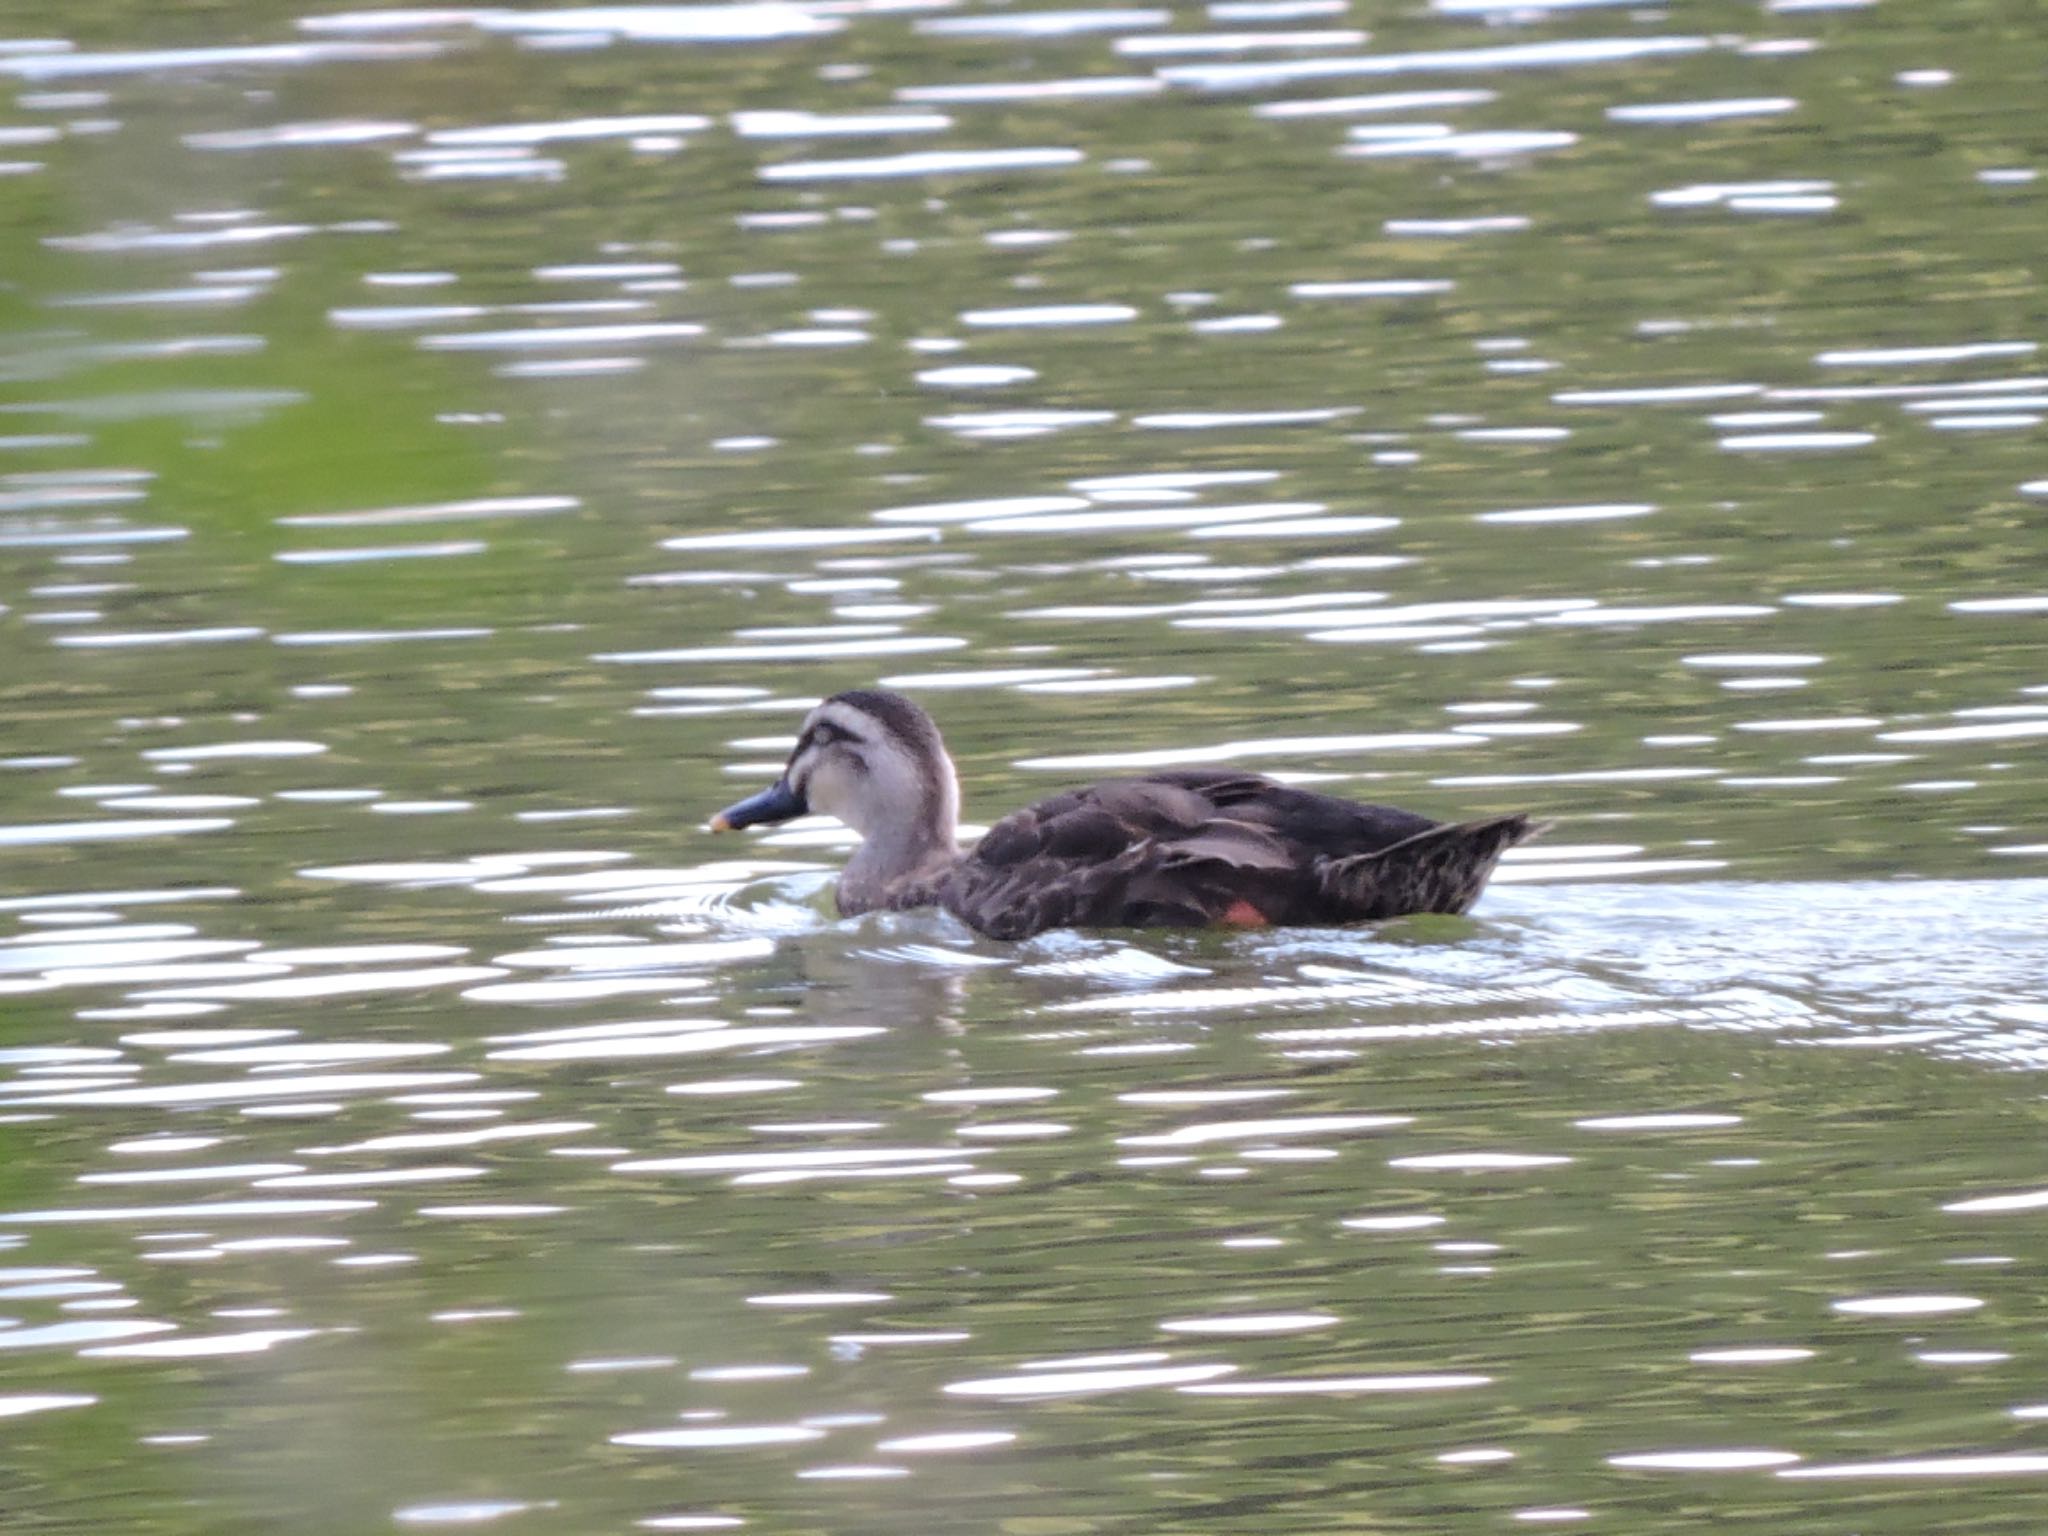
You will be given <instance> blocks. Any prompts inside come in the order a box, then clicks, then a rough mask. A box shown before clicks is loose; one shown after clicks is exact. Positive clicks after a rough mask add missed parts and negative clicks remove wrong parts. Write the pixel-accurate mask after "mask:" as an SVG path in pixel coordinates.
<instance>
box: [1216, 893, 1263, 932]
mask: <svg viewBox="0 0 2048 1536" xmlns="http://www.w3.org/2000/svg"><path fill="white" fill-rule="evenodd" d="M1216 921H1217V922H1219V923H1224V924H1227V925H1229V926H1230V927H1232V928H1264V927H1266V926H1267V925H1268V924H1269V923H1271V922H1272V919H1271V918H1269V917H1268V916H1266V914H1265V913H1263V912H1261V911H1260V910H1259V909H1258V908H1257V907H1255V906H1253V905H1252V904H1251V903H1250V902H1248V901H1246V900H1245V899H1244V898H1243V897H1242V896H1240V897H1238V898H1237V900H1235V901H1233V902H1232V903H1231V904H1230V905H1229V906H1227V907H1225V908H1224V909H1223V910H1222V911H1221V912H1220V913H1218V914H1217V917H1216Z"/></svg>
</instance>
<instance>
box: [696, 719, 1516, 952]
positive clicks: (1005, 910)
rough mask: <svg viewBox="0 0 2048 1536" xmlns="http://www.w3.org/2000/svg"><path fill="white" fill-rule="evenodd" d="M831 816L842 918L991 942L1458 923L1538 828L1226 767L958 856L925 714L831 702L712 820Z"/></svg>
mask: <svg viewBox="0 0 2048 1536" xmlns="http://www.w3.org/2000/svg"><path fill="white" fill-rule="evenodd" d="M811 812H822V813H824V814H825V815H828V816H836V817H837V818H839V820H841V821H843V822H845V823H846V824H847V825H848V826H850V827H852V828H853V829H854V831H856V832H858V833H859V834H860V835H861V839H862V841H861V845H860V847H859V848H858V849H857V850H856V851H855V853H854V855H853V857H852V858H851V859H849V860H848V861H847V864H846V869H845V872H844V873H843V874H842V875H841V876H840V878H839V892H838V897H839V910H840V911H841V912H842V913H844V914H845V915H847V916H852V915H853V914H855V913H859V912H872V911H876V910H878V909H896V908H906V907H930V906H937V907H943V908H945V910H946V911H948V912H951V913H952V914H953V915H954V916H955V917H957V918H959V919H960V920H961V921H963V922H965V923H966V924H967V925H968V926H969V927H972V928H974V929H977V930H978V931H980V932H981V933H984V934H986V935H988V936H989V937H990V938H994V939H1024V938H1029V937H1030V936H1031V935H1032V934H1035V933H1041V932H1043V931H1044V930H1046V929H1048V928H1147V927H1160V926H1165V927H1205V926H1209V925H1215V924H1221V925H1232V926H1239V927H1263V926H1265V925H1267V924H1293V923H1300V924H1315V925H1328V924H1337V923H1360V922H1370V921H1372V920H1374V919H1376V918H1387V917H1399V916H1401V915H1403V914H1404V913H1410V912H1463V911H1464V910H1465V909H1466V908H1467V907H1469V906H1471V905H1472V903H1473V902H1474V901H1475V900H1476V899H1477V898H1478V896H1479V892H1480V888H1481V887H1483V886H1484V885H1485V884H1486V881H1487V877H1488V876H1489V875H1491V874H1492V873H1493V868H1494V865H1495V864H1497V863H1498V862H1499V861H1500V856H1501V854H1502V853H1504V852H1506V851H1507V850H1508V849H1509V848H1512V847H1513V846H1514V845H1515V844H1517V843H1519V842H1522V841H1524V840H1526V839H1528V838H1531V837H1534V836H1535V835H1536V834H1537V833H1539V832H1541V831H1543V830H1544V826H1545V824H1542V823H1538V822H1534V821H1531V820H1530V819H1529V817H1528V816H1526V815H1523V814H1521V813H1516V814H1514V815H1511V816H1490V817H1487V818H1485V819H1483V820H1480V821H1467V822H1460V823H1456V824H1451V823H1446V822H1437V821H1431V820H1430V819H1429V818H1428V817H1427V816H1418V815H1416V814H1415V813H1414V812H1413V811H1402V810H1396V809H1394V808H1393V807H1392V806H1386V805H1364V804H1360V803H1359V802H1357V801H1353V800H1342V799H1339V798H1337V797H1336V796H1334V795H1319V794H1314V793H1311V792H1310V791H1308V790H1305V789H1296V788H1293V787H1291V786H1289V785H1285V784H1279V783H1276V782H1275V781H1273V780H1272V779H1269V778H1266V777H1264V776H1263V775H1261V774H1256V773H1243V772H1239V771H1238V770H1235V769H1229V768H1179V769H1173V770H1170V771H1168V772H1165V773H1152V774H1147V775H1145V776H1144V777H1142V778H1132V779H1108V780H1105V781H1104V782H1102V783H1100V784H1094V785H1090V786H1089V787H1088V788H1086V789H1073V790H1068V791H1067V792H1066V793H1064V794H1059V795H1054V796H1053V797H1052V798H1051V799H1049V800H1041V801H1039V803H1038V804H1036V805H1033V806H1027V807H1026V808H1025V809H1023V810H1021V811H1016V812H1013V813H1012V814H1010V815H1008V816H1006V817H1004V818H1003V819H1002V820H1001V821H999V822H997V823H996V824H995V825H994V826H992V827H990V828H989V830H988V832H987V833H986V834H985V835H984V836H983V837H982V839H981V841H980V842H978V843H976V844H975V845H974V847H973V848H971V849H969V850H968V851H966V852H964V853H963V852H961V850H960V847H959V844H958V841H957V828H958V826H959V821H960V782H959V777H958V775H957V774H956V773H955V772H954V769H953V760H952V758H950V757H948V756H947V755H946V746H945V743H944V742H943V741H941V740H940V739H939V728H938V727H937V726H936V725H934V724H933V723H932V717H931V716H930V715H928V714H926V713H925V712H924V711H923V710H922V709H920V708H919V707H918V706H917V705H916V704H913V703H912V702H911V701H910V700H909V699H906V698H905V697H903V695H901V694H899V693H888V692H884V691H882V690H880V689H870V688H856V689H853V690H852V691H850V692H847V693H839V694H834V695H833V696H832V697H831V698H829V699H827V700H825V701H824V702H823V703H822V704H820V705H818V706H817V707H816V708H815V709H813V710H812V711H811V712H810V714H809V715H807V716H806V717H805V719H804V724H803V730H802V731H801V732H799V733H798V736H797V742H796V748H795V750H794V751H792V752H791V753H790V755H789V764H788V766H787V767H785V768H784V769H783V770H782V777H781V778H779V779H777V780H776V781H775V783H774V784H772V785H770V786H769V787H768V788H767V789H764V790H762V791H761V792H760V793H759V794H757V795H753V796H750V797H749V798H747V799H745V800H742V801H740V802H739V803H738V804H736V805H729V806H727V807H726V808H725V809H724V810H722V811H720V812H719V813H718V814H717V815H716V816H714V817H712V818H711V830H712V831H714V832H724V831H729V830H732V829H735V828H739V827H751V826H757V825H761V824H764V823H772V822H779V821H788V820H789V819H790V818H791V817H793V816H802V815H806V814H808V813H811Z"/></svg>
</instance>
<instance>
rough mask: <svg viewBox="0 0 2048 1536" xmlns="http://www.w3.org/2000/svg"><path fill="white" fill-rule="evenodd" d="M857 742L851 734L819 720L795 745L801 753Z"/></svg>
mask: <svg viewBox="0 0 2048 1536" xmlns="http://www.w3.org/2000/svg"><path fill="white" fill-rule="evenodd" d="M859 740H860V738H859V737H858V736H856V735H854V734H853V732H851V731H849V730H845V729H844V728H842V727H840V726H836V725H834V724H833V723H832V722H831V721H829V720H820V721H818V722H817V723H816V724H815V725H813V726H812V727H811V728H810V729H809V730H808V731H805V732H804V735H803V740H801V741H799V742H798V743H797V744H796V745H797V750H798V751H799V752H801V751H803V750H805V749H806V748H811V747H830V746H836V745H838V744H839V743H840V742H843V741H850V742H856V743H857V742H858V741H859Z"/></svg>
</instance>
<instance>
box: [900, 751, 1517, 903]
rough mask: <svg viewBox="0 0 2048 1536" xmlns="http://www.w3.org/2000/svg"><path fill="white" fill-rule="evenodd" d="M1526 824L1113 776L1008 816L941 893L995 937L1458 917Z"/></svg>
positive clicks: (1250, 783) (1189, 781)
mask: <svg viewBox="0 0 2048 1536" xmlns="http://www.w3.org/2000/svg"><path fill="white" fill-rule="evenodd" d="M1536 830H1538V829H1536V828H1535V827H1533V826H1532V825H1531V823H1530V821H1529V819H1528V818H1527V817H1526V816H1507V817H1497V818H1494V819H1492V820H1489V821H1482V822H1470V823H1465V824H1462V825H1457V826H1452V825H1447V824H1445V823H1441V822H1436V821H1432V820H1430V819H1429V818H1428V817H1426V816H1418V815H1416V814H1415V813H1414V812H1412V811H1403V810H1397V809H1395V808H1394V807H1392V806H1384V805H1365V804H1361V803H1359V802H1356V801H1351V800H1342V799H1338V798H1337V797H1335V796H1333V795H1320V794H1315V793H1313V792H1311V791H1308V790H1304V789H1297V788H1293V787H1291V786H1289V785H1285V784H1278V783H1275V782H1274V781H1273V780H1271V779H1268V778H1265V777H1263V776H1262V775H1259V774H1255V773H1240V772H1235V771H1231V770H1224V769H1181V770H1176V771H1172V772H1167V773H1158V774H1152V775H1149V776H1147V777H1144V778H1135V779H1110V780H1106V781H1104V782H1103V783H1100V784H1094V785H1090V786H1089V787H1088V788H1086V789H1077V790H1070V791H1068V792H1067V793H1065V794H1060V795H1055V796H1053V797H1052V798H1051V799H1049V800H1042V801H1040V802H1039V803H1038V804H1036V805H1032V806H1027V807H1026V808H1025V809H1023V810H1021V811H1018V812H1016V813H1014V814H1013V815H1010V816H1007V817H1005V818H1004V819H1003V820H1001V821H999V822H997V823H996V824H995V825H994V826H993V827H991V828H990V829H989V830H988V833H987V835H986V836H984V837H983V838H982V840H981V842H980V843H978V844H977V845H976V846H975V847H974V849H973V850H972V851H971V852H969V853H968V854H966V855H965V856H964V857H962V859H961V860H960V861H959V863H958V864H957V865H955V866H954V868H953V869H952V871H951V872H950V873H949V874H948V875H947V876H946V878H945V880H944V881H943V882H942V883H941V886H940V888H939V891H938V898H939V901H940V903H941V904H942V905H943V906H945V907H946V908H947V909H948V910H949V911H951V912H953V913H954V914H955V915H957V916H958V917H960V918H961V919H963V920H964V921H965V922H967V923H969V924H970V925H972V926H973V927H975V928H977V929H979V930H981V931H982V932H983V933H986V934H989V935H990V936H992V937H995V938H1004V939H1016V938H1024V937H1027V936H1029V935H1031V934H1034V933H1038V932H1041V931H1043V930H1044V929H1047V928H1093V927H1119V928H1120V927H1160V926H1168V927H1201V926H1207V925H1210V924H1236V925H1241V926H1259V925H1263V924H1267V923H1298V924H1332V923H1355V922H1365V921H1370V920H1372V919H1375V918H1384V917H1394V916H1399V915H1401V914H1402V913H1407V912H1462V911H1463V910H1464V909H1465V908H1466V907H1468V906H1470V905H1471V903H1472V901H1473V900H1474V899H1475V898H1476V897H1477V896H1478V894H1479V891H1480V888H1481V887H1482V886H1484V885H1485V883H1486V879H1487V876H1488V875H1490V874H1491V873H1492V872H1493V867H1494V865H1495V863H1496V862H1497V861H1498V860H1499V858H1500V855H1501V853H1502V852H1504V851H1505V850H1506V849H1507V848H1509V847H1512V846H1513V845H1514V844H1515V843H1518V842H1520V841H1522V840H1523V839H1524V838H1526V837H1529V836H1531V835H1533V833H1534V832H1535V831H1536Z"/></svg>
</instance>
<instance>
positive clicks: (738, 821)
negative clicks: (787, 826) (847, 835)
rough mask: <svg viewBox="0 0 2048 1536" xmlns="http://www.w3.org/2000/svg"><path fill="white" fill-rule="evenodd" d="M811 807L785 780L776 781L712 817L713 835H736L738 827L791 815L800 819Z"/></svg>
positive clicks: (785, 818) (758, 824)
mask: <svg viewBox="0 0 2048 1536" xmlns="http://www.w3.org/2000/svg"><path fill="white" fill-rule="evenodd" d="M809 809H810V807H809V806H807V805H805V804H804V797H803V796H802V795H800V794H798V793H797V792H796V791H795V790H793V789H791V788H790V787H789V781H788V780H787V779H777V780H776V781H775V782H774V783H773V784H771V785H769V786H768V787H767V788H766V789H764V790H762V791H761V793H759V794H758V795H749V796H748V797H747V798H746V799H744V800H742V801H740V802H739V804H737V805H728V806H727V807H726V808H725V809H724V810H722V811H720V812H719V813H718V814H717V815H716V816H714V817H712V818H711V830H712V831H714V832H736V831H738V830H739V829H740V828H741V827H757V826H762V825H765V824H767V823H769V822H776V821H787V820H789V818H790V817H792V816H801V815H803V814H804V812H805V811H807V810H809Z"/></svg>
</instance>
